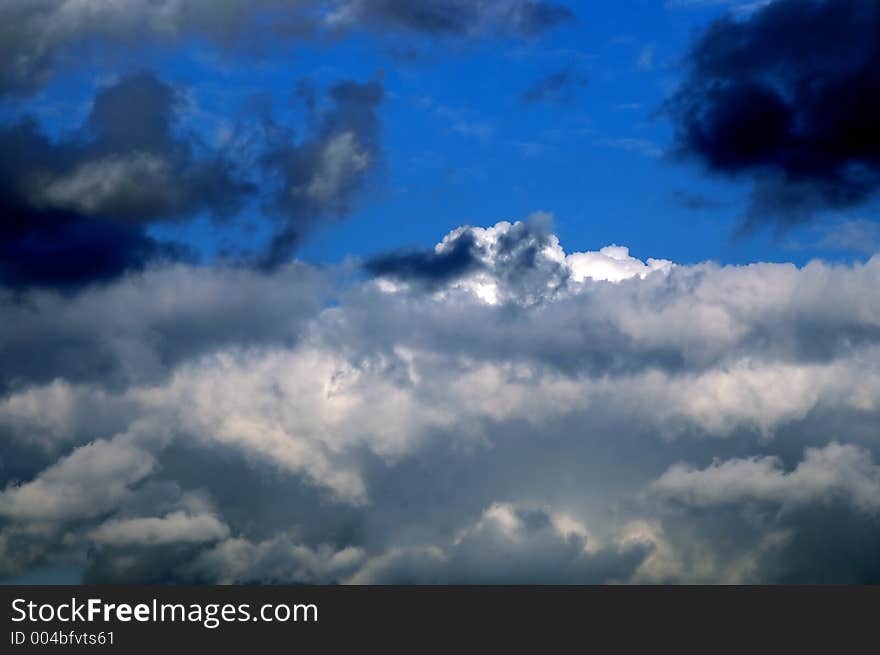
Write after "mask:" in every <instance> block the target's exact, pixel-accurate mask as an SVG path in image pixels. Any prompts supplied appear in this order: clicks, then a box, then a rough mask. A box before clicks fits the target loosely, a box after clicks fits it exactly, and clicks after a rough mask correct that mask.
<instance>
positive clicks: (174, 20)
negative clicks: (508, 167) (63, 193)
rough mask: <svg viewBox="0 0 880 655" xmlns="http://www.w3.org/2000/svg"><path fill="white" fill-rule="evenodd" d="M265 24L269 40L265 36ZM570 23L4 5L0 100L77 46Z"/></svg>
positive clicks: (422, 10)
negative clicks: (269, 24) (357, 31)
mask: <svg viewBox="0 0 880 655" xmlns="http://www.w3.org/2000/svg"><path fill="white" fill-rule="evenodd" d="M268 17H271V18H272V24H273V26H275V27H274V28H273V29H272V30H268V29H266V28H265V25H266V24H267V20H266V19H267V18H268ZM574 20H575V16H574V13H573V12H572V11H571V10H570V9H568V8H567V7H565V6H563V5H560V4H556V3H553V2H545V1H539V0H480V1H479V2H463V1H461V0H430V1H428V2H419V3H415V4H414V3H410V2H400V1H398V0H380V1H376V2H372V1H371V2H363V1H362V0H252V1H247V2H246V1H243V0H223V2H219V3H218V2H214V1H212V0H160V1H158V2H156V1H155V0H131V1H129V2H107V1H106V0H79V1H77V2H68V1H66V0H38V1H32V0H11V1H9V2H5V3H4V4H3V7H2V8H0V25H3V26H5V27H4V28H2V29H0V95H4V94H17V95H22V94H28V93H32V92H34V91H35V90H36V89H38V88H40V87H41V86H42V85H44V84H45V83H46V82H47V81H49V80H50V79H51V78H52V75H53V74H54V72H55V69H56V68H58V66H59V62H60V61H61V60H62V59H63V58H64V56H65V55H66V54H68V53H69V52H70V51H71V50H73V49H74V48H75V47H76V46H77V45H78V44H81V43H84V42H89V43H99V44H101V45H102V46H104V47H106V48H108V49H109V50H110V51H111V52H112V51H113V49H114V48H119V49H123V50H124V49H127V48H130V47H131V45H132V44H139V43H143V42H146V43H162V44H165V45H167V44H176V43H183V42H185V41H186V40H187V39H192V38H199V39H202V40H205V41H207V42H209V43H211V44H213V45H214V46H215V47H216V48H218V49H221V50H224V51H227V52H232V51H236V50H237V51H241V50H245V47H243V46H250V45H251V44H265V43H266V41H267V40H269V39H273V40H279V41H289V40H296V39H299V40H302V39H312V40H314V39H322V38H325V37H328V36H334V35H338V34H339V33H346V32H350V31H352V30H357V29H360V28H363V27H367V28H370V29H372V30H373V31H374V32H375V33H376V34H378V35H380V36H383V35H385V34H386V33H387V32H388V31H389V30H399V31H403V32H407V33H416V34H419V35H425V34H428V35H436V36H449V37H458V38H470V37H478V36H483V35H501V36H517V37H530V36H535V35H538V34H540V33H542V32H545V31H547V30H550V29H553V28H555V27H557V26H560V25H565V24H569V23H571V22H573V21H574ZM256 49H257V48H255V47H252V48H250V50H256Z"/></svg>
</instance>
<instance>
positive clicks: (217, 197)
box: [0, 73, 252, 287]
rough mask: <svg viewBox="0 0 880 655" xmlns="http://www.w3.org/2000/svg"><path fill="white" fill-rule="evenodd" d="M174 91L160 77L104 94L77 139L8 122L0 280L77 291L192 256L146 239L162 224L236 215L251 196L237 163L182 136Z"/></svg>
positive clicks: (2, 137)
mask: <svg viewBox="0 0 880 655" xmlns="http://www.w3.org/2000/svg"><path fill="white" fill-rule="evenodd" d="M178 110H179V108H178V100H177V97H176V94H175V92H174V90H173V89H172V88H171V87H169V86H168V85H166V84H165V83H163V82H161V81H160V80H158V79H157V78H156V77H154V76H153V75H151V74H148V73H139V74H134V75H130V76H127V77H124V78H122V79H121V80H119V81H118V82H117V83H115V84H113V85H111V86H109V87H106V88H104V89H102V90H101V91H99V92H98V94H97V96H96V97H95V100H94V104H93V107H92V110H91V113H90V115H89V117H88V119H87V120H86V122H85V124H84V125H82V126H81V127H80V128H79V129H78V130H77V131H76V132H75V134H74V135H72V136H70V137H67V138H61V139H57V140H52V139H50V138H49V137H48V136H46V135H44V134H43V133H42V132H41V131H40V129H39V127H38V126H37V124H36V123H35V122H34V121H33V120H31V119H24V120H22V121H20V122H18V123H14V124H10V125H6V126H2V127H0V206H2V212H3V216H2V218H0V252H2V253H3V258H2V264H0V283H3V284H5V285H7V286H13V287H20V286H27V285H29V284H41V285H48V286H59V287H64V286H76V285H78V284H81V283H85V282H89V281H92V280H101V279H108V278H112V277H115V276H116V275H119V274H121V273H123V272H124V271H126V270H130V269H137V268H142V267H143V266H144V265H145V264H146V263H147V262H148V261H150V260H152V259H156V258H158V257H166V258H169V257H170V258H174V257H180V256H182V255H184V254H185V251H184V249H182V248H180V247H176V246H173V245H169V244H161V243H158V242H156V241H155V240H154V239H153V238H151V237H150V236H148V235H147V233H146V230H145V228H146V226H147V225H149V224H150V223H152V222H155V221H162V220H174V219H180V218H189V217H191V216H192V215H194V214H196V213H198V212H201V211H206V212H210V213H211V214H212V215H214V216H215V217H216V218H218V219H222V218H226V217H228V216H230V215H232V214H234V213H235V212H236V211H237V209H238V207H239V206H240V203H241V201H242V199H243V198H244V196H246V195H247V194H248V193H250V192H251V191H252V186H251V185H250V184H249V183H246V182H241V181H239V180H238V179H237V178H236V176H235V175H234V171H233V167H232V164H231V163H230V162H229V161H228V160H227V159H225V158H224V157H223V156H222V155H220V154H218V153H211V152H203V150H205V149H204V148H202V147H201V146H200V145H199V144H198V143H197V142H196V141H195V140H194V139H192V138H187V137H185V136H178V135H177V134H176V132H175V128H176V125H175V122H176V114H177V112H178Z"/></svg>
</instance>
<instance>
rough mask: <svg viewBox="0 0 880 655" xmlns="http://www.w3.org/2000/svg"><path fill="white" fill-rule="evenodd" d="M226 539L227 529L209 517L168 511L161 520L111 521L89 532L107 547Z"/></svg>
mask: <svg viewBox="0 0 880 655" xmlns="http://www.w3.org/2000/svg"><path fill="white" fill-rule="evenodd" d="M228 536H229V528H228V527H227V526H226V525H224V524H223V523H222V522H221V521H219V520H218V519H217V517H215V516H212V515H210V514H196V515H189V514H187V513H185V512H180V511H178V512H172V513H171V514H168V515H166V516H161V517H152V516H151V517H144V518H135V519H113V520H110V521H107V522H106V523H102V524H101V525H99V526H98V527H97V528H95V529H94V530H92V531H91V532H90V533H89V535H88V537H89V539H91V540H92V541H94V542H95V543H98V544H102V545H110V546H131V545H143V546H155V545H161V544H169V543H202V542H211V541H219V540H221V539H225V538H226V537H228Z"/></svg>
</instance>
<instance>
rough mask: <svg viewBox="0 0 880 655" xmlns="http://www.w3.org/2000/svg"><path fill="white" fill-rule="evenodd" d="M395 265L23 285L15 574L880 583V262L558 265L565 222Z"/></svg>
mask: <svg viewBox="0 0 880 655" xmlns="http://www.w3.org/2000/svg"><path fill="white" fill-rule="evenodd" d="M456 252H464V253H467V255H468V256H467V258H466V261H471V260H473V261H475V262H477V265H474V266H470V265H469V266H467V267H465V268H464V270H456V269H455V267H454V266H453V267H451V268H452V270H453V271H454V272H455V274H454V275H453V274H447V272H446V269H448V268H449V266H448V264H449V263H448V262H447V261H446V259H445V258H447V257H451V254H452V253H456ZM396 256H397V255H392V256H389V257H388V262H390V264H389V265H388V268H387V270H385V271H380V270H373V271H372V274H371V275H360V276H358V275H354V276H353V275H352V272H353V271H354V269H353V268H349V269H346V268H343V269H342V270H340V271H334V270H332V269H330V270H322V269H317V270H316V269H312V268H310V267H307V266H305V265H302V264H288V265H286V266H281V267H278V268H275V269H272V270H267V271H257V270H252V269H245V268H232V267H221V266H217V267H204V266H203V267H195V266H192V265H184V264H175V265H161V266H158V265H157V266H152V267H150V268H148V269H147V270H145V271H144V272H141V273H131V274H128V275H126V276H123V277H121V278H119V279H116V280H114V281H111V282H108V283H106V284H103V285H96V286H89V287H86V288H83V289H79V290H75V291H69V292H66V293H61V292H58V291H53V290H48V289H30V290H21V291H19V292H17V293H14V294H13V293H7V294H5V295H3V296H0V311H2V313H3V315H4V317H9V318H10V320H7V321H4V323H3V326H2V328H0V370H3V371H4V374H3V383H4V384H3V389H2V394H0V457H2V458H3V461H4V462H5V463H7V464H4V467H3V468H0V489H2V491H0V570H2V572H3V573H2V574H3V575H13V574H15V573H17V572H21V571H27V570H31V569H33V568H34V567H36V566H41V565H45V564H65V565H68V566H75V567H78V568H79V569H80V570H82V571H83V572H84V573H83V574H84V579H86V580H89V581H95V582H99V581H105V582H106V581H123V580H124V581H153V582H175V581H176V582H186V581H188V582H214V581H222V582H308V583H315V582H334V583H336V582H454V581H471V582H473V581H484V582H575V581H579V582H683V581H690V582H711V581H716V582H717V581H724V582H744V581H778V580H788V581H805V580H806V581H812V580H816V579H817V574H816V569H815V567H816V566H817V565H816V563H817V562H826V561H827V562H832V563H833V565H831V568H826V569H823V570H824V574H823V575H825V576H826V578H827V579H828V580H831V581H834V580H847V581H849V580H857V581H871V580H876V579H878V578H877V573H878V572H877V571H876V570H875V568H876V567H875V568H872V565H871V562H873V561H874V560H875V559H876V558H875V554H876V552H875V551H872V550H870V549H869V548H867V547H866V548H865V549H863V550H859V549H858V548H856V547H855V546H854V545H853V544H854V543H856V542H859V543H864V544H869V545H870V544H875V543H880V529H877V526H876V525H874V519H873V518H871V517H873V516H874V515H875V508H876V506H877V500H876V499H877V494H878V492H877V488H876V487H877V472H876V468H877V467H876V464H875V462H876V461H877V457H878V451H877V447H876V443H875V442H876V439H875V437H876V426H877V423H878V420H880V375H878V370H880V305H878V303H877V301H876V300H875V299H876V298H877V294H876V293H873V290H874V289H876V287H877V285H878V281H880V259H878V258H877V257H874V258H872V259H869V260H868V261H866V262H863V263H859V262H856V263H853V264H849V265H832V264H828V263H823V262H819V261H816V262H811V263H809V264H807V265H805V266H802V267H796V266H793V265H790V264H768V263H759V264H752V265H747V266H719V265H717V264H712V263H701V264H694V265H684V264H673V263H672V262H669V261H666V260H661V259H646V260H642V259H639V258H637V257H636V256H634V255H633V254H631V253H630V252H629V251H628V250H627V249H626V248H625V247H624V246H619V245H616V246H614V245H612V246H606V247H603V248H596V249H595V250H584V251H583V252H570V251H569V252H566V251H565V250H564V249H563V247H562V244H561V243H560V242H559V239H558V238H557V237H556V235H554V234H553V233H552V231H551V220H550V217H549V215H546V214H542V213H538V214H536V215H533V216H532V217H530V218H529V219H527V220H525V221H521V222H499V223H497V224H496V225H493V226H489V227H474V226H463V227H461V228H457V229H456V230H453V231H452V232H450V233H449V234H448V235H446V236H445V237H444V238H443V239H442V240H441V241H440V243H438V244H437V246H435V247H434V248H433V249H429V250H426V251H424V252H418V251H415V252H411V253H408V258H403V259H395V258H394V257H396ZM373 261H375V260H373ZM438 262H439V263H438ZM386 263H387V262H386ZM369 264H370V262H367V265H368V266H369ZM444 267H446V268H444ZM368 272H369V271H368ZM343 279H344V280H345V282H343V281H342V280H343ZM33 352H39V353H41V357H39V358H34V357H32V356H28V357H25V356H24V354H26V353H33ZM682 462H687V463H689V464H688V465H683V464H681V463H682ZM713 462H714V463H713ZM821 526H825V527H826V528H828V529H831V528H833V530H835V531H837V532H839V533H840V534H846V535H851V536H853V539H850V540H847V541H846V542H845V543H844V542H841V543H840V544H836V545H834V544H832V545H831V546H829V545H828V544H827V540H826V545H825V546H822V543H823V542H822V540H821V538H820V536H819V533H820V532H821ZM860 540H861V541H860ZM822 548H826V549H829V550H828V551H826V552H823V551H822ZM869 551H870V552H869ZM810 562H812V563H813V569H810V567H809V566H808V564H809V563H810ZM823 566H824V564H823Z"/></svg>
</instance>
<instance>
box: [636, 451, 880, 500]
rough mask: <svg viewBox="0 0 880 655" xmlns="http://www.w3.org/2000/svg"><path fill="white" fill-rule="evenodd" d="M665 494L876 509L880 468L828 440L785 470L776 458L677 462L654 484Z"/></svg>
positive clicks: (862, 454)
mask: <svg viewBox="0 0 880 655" xmlns="http://www.w3.org/2000/svg"><path fill="white" fill-rule="evenodd" d="M653 488H654V490H655V491H657V492H659V493H660V494H661V495H662V496H663V497H665V498H667V499H669V500H672V501H676V502H681V503H685V504H688V505H696V506H712V505H725V504H742V503H744V502H747V501H755V502H767V503H775V504H779V505H781V506H783V507H792V506H798V505H803V504H826V505H827V504H831V503H832V502H834V501H836V500H844V501H847V502H850V503H852V504H853V506H855V507H856V508H857V509H861V510H863V511H867V512H876V511H877V510H878V509H880V466H877V465H876V464H874V462H873V459H872V457H871V454H870V453H869V452H867V451H864V450H862V449H860V448H858V447H856V446H852V445H848V444H838V443H831V444H828V445H827V446H825V447H824V448H821V449H819V448H808V449H807V450H806V452H805V453H804V459H803V461H802V462H800V463H798V465H797V466H796V467H795V468H794V469H793V470H792V471H789V472H786V471H784V470H783V469H782V462H781V461H780V460H779V459H778V458H776V457H752V458H749V459H735V460H728V461H724V462H715V463H713V464H712V466H710V467H709V468H706V469H699V470H695V469H691V468H688V467H686V466H684V465H677V466H674V467H672V468H670V469H669V470H668V471H666V472H665V473H664V474H663V475H662V476H661V477H660V478H659V479H658V480H657V481H656V482H655V483H654V485H653Z"/></svg>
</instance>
